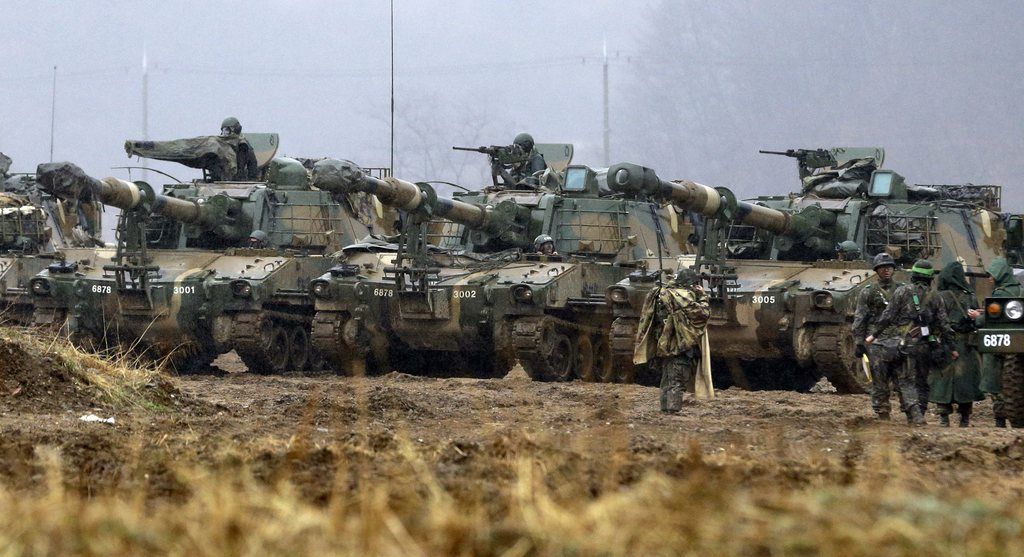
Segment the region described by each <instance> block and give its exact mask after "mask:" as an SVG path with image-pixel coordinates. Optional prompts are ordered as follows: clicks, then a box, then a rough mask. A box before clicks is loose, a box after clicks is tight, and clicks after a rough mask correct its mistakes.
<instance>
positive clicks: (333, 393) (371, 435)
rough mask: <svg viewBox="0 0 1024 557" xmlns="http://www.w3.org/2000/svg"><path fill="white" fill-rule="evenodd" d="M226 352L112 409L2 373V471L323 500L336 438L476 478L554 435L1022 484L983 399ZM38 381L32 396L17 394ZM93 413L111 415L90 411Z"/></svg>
mask: <svg viewBox="0 0 1024 557" xmlns="http://www.w3.org/2000/svg"><path fill="white" fill-rule="evenodd" d="M0 356H3V357H4V358H13V357H21V356H23V355H20V354H15V353H10V352H8V353H4V354H0ZM10 361H11V360H9V359H8V362H10ZM217 365H218V366H219V368H220V369H221V370H222V373H211V374H204V375H193V376H185V377H178V378H174V379H173V380H172V381H171V386H169V387H167V388H169V389H171V391H170V392H169V394H168V393H165V394H164V395H162V400H165V401H169V402H168V404H167V406H166V407H164V408H162V409H160V410H152V409H125V408H113V407H110V406H104V404H103V403H100V402H98V401H97V400H95V397H91V396H89V395H88V394H87V393H85V394H83V395H82V396H74V394H75V392H76V391H75V390H74V389H71V387H69V386H68V385H66V384H54V381H55V379H53V377H50V376H49V375H47V376H46V377H49V378H48V379H47V380H46V382H44V383H40V384H39V385H36V386H31V385H18V381H17V380H16V378H15V379H11V373H8V374H7V375H8V379H7V380H6V381H5V382H4V384H3V392H2V393H0V481H3V482H4V483H6V484H7V485H8V486H11V487H13V488H16V489H17V488H32V487H33V486H34V485H36V484H37V483H38V482H39V481H40V469H39V467H38V465H37V463H36V449H37V447H39V446H53V447H58V448H59V449H60V451H61V454H62V456H63V458H64V459H65V461H66V463H67V464H66V474H67V476H68V481H69V483H71V485H72V486H73V487H76V488H77V489H79V490H80V491H81V492H82V493H85V494H92V493H97V492H106V491H114V492H117V491H120V490H131V489H137V488H139V487H142V488H144V490H145V491H146V493H147V494H148V495H149V496H150V497H153V498H156V499H161V498H167V497H169V498H174V497H178V496H183V495H186V493H185V491H186V489H185V488H184V487H183V486H182V484H181V481H180V479H179V474H178V472H177V471H176V466H177V465H178V464H180V463H183V462H188V463H203V464H209V465H216V466H224V465H230V463H232V462H237V463H244V465H246V466H250V467H252V469H253V470H254V471H255V474H256V475H257V476H258V477H261V478H265V479H270V480H273V479H274V478H276V477H279V476H280V475H282V474H285V475H287V476H288V477H289V478H290V479H292V480H293V481H295V482H296V483H297V484H298V485H299V487H300V488H301V489H302V490H303V492H304V493H305V494H306V495H307V496H308V497H309V498H310V499H311V500H313V501H316V500H322V499H325V498H326V497H327V496H328V492H329V490H330V489H331V486H330V481H328V480H327V478H330V477H333V475H334V474H335V473H336V472H337V460H338V458H337V457H338V452H339V451H356V452H358V451H371V452H374V454H376V455H377V456H378V457H375V458H372V459H369V461H370V466H371V467H372V468H373V470H374V472H375V473H379V474H382V475H384V476H386V474H387V467H388V466H389V463H388V459H387V458H380V457H379V455H381V454H383V453H382V452H381V451H383V450H384V449H387V448H394V447H396V446H398V445H399V444H401V443H403V442H406V441H407V442H409V443H412V444H413V446H414V447H416V448H417V449H418V450H420V451H422V452H424V453H425V454H429V455H430V461H431V462H432V463H433V465H434V467H435V472H436V473H437V474H438V476H439V477H440V478H442V480H443V481H445V482H448V483H450V484H452V485H456V486H457V485H458V483H459V482H463V481H465V482H471V483H473V484H474V486H475V489H480V488H481V485H482V484H486V483H487V482H488V481H489V480H488V471H487V470H483V469H479V468H477V467H479V466H484V465H485V464H484V463H485V462H487V460H486V459H483V458H474V456H475V455H484V454H486V455H487V456H488V457H493V456H495V455H499V456H500V455H502V454H505V453H508V452H517V453H522V452H524V451H525V452H529V451H530V450H531V446H534V445H536V446H540V444H541V441H540V440H545V443H544V446H545V447H546V448H545V449H544V450H558V451H562V452H564V454H565V455H568V456H569V457H570V458H569V460H570V461H573V462H577V463H578V464H579V467H580V470H582V472H581V473H588V472H587V471H590V472H593V471H594V470H597V469H602V468H608V467H616V468H617V477H618V478H619V480H620V481H622V482H624V483H628V482H630V481H633V480H634V479H636V478H639V477H640V476H641V475H642V474H643V472H644V471H648V470H657V471H660V472H663V473H666V474H669V475H670V476H671V475H679V474H682V473H684V470H685V468H686V462H688V459H690V460H692V458H693V457H694V455H695V453H698V456H699V457H700V458H701V459H703V460H704V461H706V462H717V463H721V464H723V465H725V464H728V466H730V467H731V468H732V469H733V470H734V471H736V470H738V471H739V472H738V473H740V474H743V475H745V477H746V478H747V480H748V481H749V482H751V483H757V482H761V481H764V482H783V483H785V484H792V485H794V486H800V485H816V484H838V485H842V484H844V483H848V482H850V481H855V479H856V476H857V475H858V473H859V472H860V471H863V470H864V469H865V468H869V467H877V466H879V462H884V460H881V461H880V460H879V457H878V455H879V454H899V455H900V456H901V458H902V459H903V460H904V461H905V462H909V463H911V464H912V465H914V466H917V467H919V469H920V470H921V477H922V481H927V482H929V483H932V484H933V485H939V486H942V485H948V486H950V487H951V488H952V487H955V486H957V485H960V484H963V483H965V482H970V483H972V484H978V483H981V484H982V485H991V490H992V493H996V494H998V493H1002V494H1006V495H1009V494H1012V495H1013V496H1014V497H1020V496H1021V495H1022V489H1024V487H1022V483H1021V481H1020V479H1019V478H1020V474H1021V471H1022V470H1024V431H1021V430H1008V429H1004V430H997V429H995V428H993V427H991V426H992V422H993V418H992V413H991V405H990V404H989V403H988V402H983V403H980V404H979V405H978V408H977V411H976V414H975V416H974V424H973V426H972V427H970V428H968V429H960V428H957V427H955V426H954V427H953V428H948V429H946V428H940V427H938V426H937V425H936V422H937V417H935V416H934V415H932V416H929V422H930V424H929V425H928V426H926V427H920V428H911V427H908V426H907V425H906V424H905V423H904V422H903V420H902V419H899V420H894V421H892V422H889V423H879V422H877V421H875V420H873V419H872V412H871V409H870V405H869V401H868V398H867V397H866V396H863V395H842V396H840V395H835V394H798V393H793V392H779V391H762V392H747V391H741V390H738V389H728V390H724V391H720V392H719V393H718V396H717V398H716V399H714V400H707V401H696V400H693V399H692V398H689V397H688V399H687V402H686V405H685V407H684V410H683V412H682V413H681V414H680V415H663V414H661V413H660V412H658V389H657V388H652V387H642V386H634V385H615V384H589V383H579V382H576V383H536V382H532V381H530V380H529V379H528V378H527V377H526V375H525V374H524V373H523V372H522V371H521V370H520V369H519V368H516V369H515V370H514V371H513V372H512V373H510V374H509V376H507V377H506V378H504V379H497V380H494V379H491V380H475V379H437V378H423V377H413V376H408V375H402V374H398V373H391V374H386V375H383V376H379V377H371V378H350V377H338V376H333V375H298V374H295V375H284V376H260V375H254V374H249V373H241V372H238V369H240V367H239V366H238V362H237V361H235V360H234V359H233V358H232V357H231V356H227V357H222V358H221V359H220V360H219V361H218V362H217ZM7 369H8V371H9V370H10V369H12V368H11V367H10V366H7ZM19 369H20V368H19ZM225 370H226V371H225ZM25 371H26V370H24V369H20V372H25ZM12 381H13V382H12ZM22 382H23V383H24V382H25V381H22ZM57 383H60V382H59V381H57ZM40 389H42V391H40ZM69 389H71V390H69ZM175 389H176V390H175ZM28 390H34V392H35V398H34V399H32V400H36V401H38V403H33V404H25V403H23V402H19V399H23V398H24V396H25V394H26V393H27V391H28ZM893 402H894V404H895V400H894V401H893ZM86 414H95V415H97V416H98V417H100V418H104V419H106V418H114V423H113V424H109V423H104V422H98V423H97V422H84V421H82V420H81V419H80V418H81V417H82V416H84V415H86ZM894 417H898V415H894ZM552 447H553V448H554V449H552ZM225 463H228V464H225ZM140 483H142V484H144V485H139V484H140ZM484 491H486V486H484Z"/></svg>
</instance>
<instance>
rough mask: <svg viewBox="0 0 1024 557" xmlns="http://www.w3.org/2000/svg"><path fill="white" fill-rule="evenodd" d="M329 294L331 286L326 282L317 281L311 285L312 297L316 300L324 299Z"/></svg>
mask: <svg viewBox="0 0 1024 557" xmlns="http://www.w3.org/2000/svg"><path fill="white" fill-rule="evenodd" d="M330 293H331V285H330V284H328V282H327V281H326V280H318V281H316V282H314V283H313V295H314V296H316V297H317V298H326V297H327V296H328V295H329V294H330Z"/></svg>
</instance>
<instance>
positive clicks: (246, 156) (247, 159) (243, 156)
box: [220, 116, 259, 181]
mask: <svg viewBox="0 0 1024 557" xmlns="http://www.w3.org/2000/svg"><path fill="white" fill-rule="evenodd" d="M220 137H221V139H224V140H225V141H227V142H228V143H230V144H231V147H232V148H233V149H234V150H235V161H236V162H237V163H238V165H237V167H238V170H237V171H236V172H235V175H234V176H233V177H232V180H236V181H251V180H257V179H259V163H258V162H257V161H256V153H255V152H253V150H252V145H249V141H248V140H247V139H245V138H244V137H242V123H241V122H239V121H238V118H235V117H234V116H229V117H227V118H225V119H224V121H223V122H221V123H220Z"/></svg>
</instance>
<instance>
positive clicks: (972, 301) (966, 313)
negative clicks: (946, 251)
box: [928, 261, 985, 427]
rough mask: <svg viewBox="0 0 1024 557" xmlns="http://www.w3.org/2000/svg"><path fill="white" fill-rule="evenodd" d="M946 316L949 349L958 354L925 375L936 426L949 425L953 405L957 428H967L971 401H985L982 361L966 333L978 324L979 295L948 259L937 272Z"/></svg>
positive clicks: (961, 267)
mask: <svg viewBox="0 0 1024 557" xmlns="http://www.w3.org/2000/svg"><path fill="white" fill-rule="evenodd" d="M936 294H937V296H938V297H939V300H940V301H941V302H942V305H943V306H944V307H945V308H946V314H947V315H948V316H949V326H950V328H952V329H953V332H955V333H956V340H955V341H954V345H953V346H952V349H953V350H955V351H956V352H958V353H959V354H960V357H959V358H957V359H956V360H953V361H952V362H950V363H949V364H947V365H946V366H943V367H935V368H934V369H932V373H931V374H930V375H929V376H928V386H929V390H930V392H931V395H930V396H929V397H928V398H929V400H930V401H931V402H934V403H935V405H936V408H937V410H938V413H939V425H941V426H943V427H949V415H950V414H952V413H953V405H954V404H956V409H957V413H959V414H960V427H968V426H969V425H970V423H971V410H972V409H973V406H974V403H975V402H976V401H979V400H985V395H983V394H982V393H981V390H980V389H979V388H978V383H979V381H980V377H979V373H980V368H981V361H980V358H979V357H978V350H977V349H976V348H975V347H974V346H972V345H970V344H969V343H968V342H967V341H968V338H967V337H968V336H969V335H970V333H972V332H974V331H975V330H976V329H977V328H978V326H977V324H976V323H975V319H977V318H978V316H980V315H981V311H980V309H979V308H978V297H977V294H975V293H974V289H973V288H971V286H970V285H969V284H967V277H966V276H965V275H964V267H963V265H961V264H960V263H959V262H957V261H951V262H950V263H949V264H947V265H946V266H945V267H943V268H942V272H941V273H939V289H938V292H937V293H936Z"/></svg>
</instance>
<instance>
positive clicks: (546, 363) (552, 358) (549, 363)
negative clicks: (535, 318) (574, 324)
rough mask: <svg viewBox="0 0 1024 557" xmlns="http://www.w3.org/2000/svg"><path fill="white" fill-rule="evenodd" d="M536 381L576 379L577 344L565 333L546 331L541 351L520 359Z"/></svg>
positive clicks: (551, 329)
mask: <svg viewBox="0 0 1024 557" xmlns="http://www.w3.org/2000/svg"><path fill="white" fill-rule="evenodd" d="M520 362H521V363H522V364H523V369H524V370H526V373H527V374H528V375H529V376H530V378H531V379H533V380H534V381H571V380H572V379H573V378H574V377H575V369H576V365H577V362H576V343H574V342H573V341H572V338H571V337H570V336H569V335H568V334H566V333H565V332H563V331H561V330H559V329H557V328H555V327H547V328H545V329H544V333H543V336H542V337H541V342H540V346H539V350H538V351H537V352H536V353H533V354H529V355H528V356H524V357H523V358H521V359H520Z"/></svg>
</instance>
